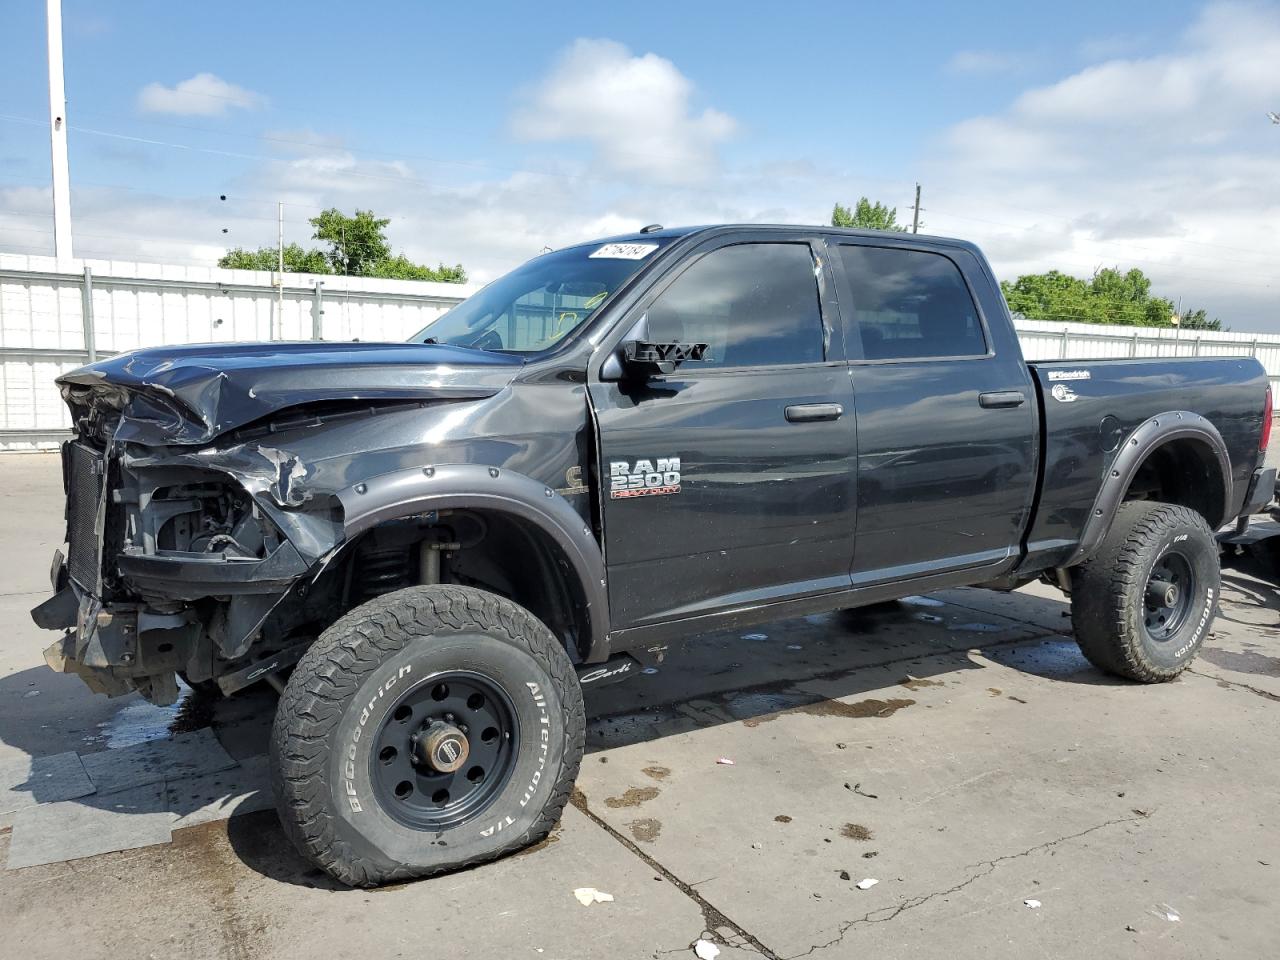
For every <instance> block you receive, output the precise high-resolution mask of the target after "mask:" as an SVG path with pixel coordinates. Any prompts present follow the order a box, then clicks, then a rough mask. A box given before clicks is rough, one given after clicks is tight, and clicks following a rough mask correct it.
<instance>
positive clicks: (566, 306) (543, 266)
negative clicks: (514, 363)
mask: <svg viewBox="0 0 1280 960" xmlns="http://www.w3.org/2000/svg"><path fill="white" fill-rule="evenodd" d="M672 239H673V238H671V237H654V238H653V239H646V240H643V241H636V242H633V243H601V244H587V245H585V246H580V247H570V248H569V249H567V250H557V251H556V252H555V253H548V254H544V255H543V256H541V257H537V258H535V259H533V260H530V261H529V262H528V263H526V264H525V265H524V266H521V267H517V268H516V269H515V270H512V271H511V272H510V273H508V274H506V275H505V276H503V277H500V278H499V279H497V280H495V281H493V283H491V284H489V285H488V286H487V287H485V288H484V289H483V290H480V291H479V292H478V293H476V294H474V295H473V296H471V297H470V298H469V299H467V300H464V301H463V302H462V303H460V304H458V305H457V306H456V307H454V308H453V309H452V310H450V311H449V312H448V313H445V314H442V315H441V316H439V317H437V318H436V319H435V320H434V321H433V322H432V323H431V324H430V325H429V326H427V327H426V328H425V329H422V330H419V331H418V332H417V333H415V334H414V335H413V336H412V337H410V338H409V341H410V342H411V343H448V344H452V345H453V346H458V347H475V348H477V349H480V350H501V351H506V352H511V353H537V352H538V351H541V350H547V349H549V348H550V347H553V346H555V344H557V343H558V342H560V341H561V340H563V339H564V338H565V337H567V336H568V335H569V334H571V333H573V331H575V330H577V329H578V328H579V327H581V326H582V325H583V324H585V323H586V322H587V321H588V320H590V319H591V317H592V316H593V315H594V314H595V312H596V311H597V310H599V309H600V307H601V306H602V305H603V304H604V302H605V300H607V299H608V298H609V295H610V294H612V293H614V292H615V291H616V290H617V289H618V288H619V287H621V286H622V285H623V284H624V283H626V282H627V280H629V279H630V278H631V277H632V276H633V275H634V274H635V273H636V272H637V271H638V270H639V269H640V268H641V267H643V266H644V265H645V264H646V263H647V262H649V260H651V259H652V258H653V256H654V254H656V253H657V252H658V250H659V249H660V248H661V247H663V246H664V245H666V244H668V243H670V242H671V240H672Z"/></svg>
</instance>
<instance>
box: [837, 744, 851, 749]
mask: <svg viewBox="0 0 1280 960" xmlns="http://www.w3.org/2000/svg"><path fill="white" fill-rule="evenodd" d="M848 746H849V745H848V744H847V743H837V744H836V749H837V750H844V749H845V748H847V747H848Z"/></svg>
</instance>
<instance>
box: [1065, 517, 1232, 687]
mask: <svg viewBox="0 0 1280 960" xmlns="http://www.w3.org/2000/svg"><path fill="white" fill-rule="evenodd" d="M1171 549H1176V550H1177V551H1179V552H1180V553H1181V554H1182V555H1183V556H1184V557H1185V559H1186V561H1187V562H1188V564H1189V566H1190V572H1191V574H1192V579H1193V580H1194V583H1195V589H1194V594H1193V597H1192V605H1191V606H1190V608H1189V609H1188V611H1187V613H1186V614H1185V618H1184V619H1182V623H1181V626H1180V627H1179V628H1178V629H1177V631H1176V632H1175V633H1174V634H1173V635H1172V636H1171V637H1170V638H1169V639H1167V640H1164V641H1161V642H1157V641H1156V640H1153V639H1152V637H1151V636H1150V635H1149V634H1148V632H1147V630H1146V628H1145V627H1144V616H1145V612H1146V607H1145V604H1146V596H1147V593H1146V590H1147V582H1148V578H1150V577H1151V575H1152V571H1153V569H1154V568H1155V565H1156V564H1157V562H1159V561H1160V560H1161V558H1162V557H1164V556H1165V555H1166V554H1167V553H1168V552H1169V551H1170V550H1171ZM1219 590H1220V571H1219V567H1218V545H1217V542H1216V541H1215V540H1214V536H1213V531H1212V530H1211V529H1210V528H1209V524H1208V523H1206V522H1205V519H1204V517H1202V516H1201V515H1200V514H1199V513H1197V512H1196V511H1194V510H1191V509H1189V508H1187V507H1181V506H1176V505H1174V504H1168V503H1152V502H1147V501H1131V502H1129V503H1123V504H1121V505H1120V509H1119V511H1117V513H1116V517H1115V520H1114V522H1113V523H1112V525H1111V529H1110V531H1108V533H1107V535H1106V537H1105V538H1104V539H1103V541H1102V544H1101V546H1100V547H1099V548H1098V550H1097V552H1096V553H1094V555H1093V556H1092V557H1090V558H1089V559H1088V560H1087V561H1085V562H1084V563H1082V564H1080V565H1079V566H1078V567H1075V568H1073V570H1072V576H1071V619H1072V622H1073V623H1074V625H1075V634H1076V642H1077V643H1078V644H1079V645H1080V650H1081V652H1083V653H1084V655H1085V657H1087V658H1088V660H1089V662H1090V663H1092V664H1093V665H1094V666H1096V667H1098V668H1099V669H1100V670H1105V671H1106V672H1107V673H1113V674H1116V675H1117V676H1121V677H1127V678H1128V679H1130V680H1138V681H1140V682H1142V683H1161V682H1163V681H1167V680H1172V679H1174V678H1175V677H1177V676H1178V674H1180V673H1181V672H1182V671H1183V670H1185V669H1186V668H1187V667H1188V666H1189V665H1190V663H1191V661H1192V660H1193V659H1195V656H1196V653H1197V652H1199V650H1200V647H1201V645H1202V644H1203V643H1204V640H1205V637H1207V636H1208V634H1209V628H1210V626H1211V625H1212V623H1213V617H1214V614H1215V613H1216V611H1217V605H1218V594H1219Z"/></svg>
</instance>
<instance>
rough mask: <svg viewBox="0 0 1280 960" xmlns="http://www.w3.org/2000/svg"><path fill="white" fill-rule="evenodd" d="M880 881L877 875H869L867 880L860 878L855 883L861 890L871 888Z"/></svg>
mask: <svg viewBox="0 0 1280 960" xmlns="http://www.w3.org/2000/svg"><path fill="white" fill-rule="evenodd" d="M879 882H880V881H879V880H877V879H876V878H875V877H867V879H865V880H859V881H858V882H857V883H855V884H854V886H855V887H857V888H858V889H859V890H870V889H871V888H872V887H874V886H875V885H876V884H877V883H879Z"/></svg>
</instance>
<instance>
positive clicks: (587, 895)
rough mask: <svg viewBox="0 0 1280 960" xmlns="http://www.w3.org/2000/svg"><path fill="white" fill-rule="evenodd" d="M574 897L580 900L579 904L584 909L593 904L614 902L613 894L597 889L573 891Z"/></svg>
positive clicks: (583, 888) (584, 888)
mask: <svg viewBox="0 0 1280 960" xmlns="http://www.w3.org/2000/svg"><path fill="white" fill-rule="evenodd" d="M573 895H574V896H575V897H577V898H578V902H579V903H580V904H582V905H583V906H584V907H589V906H591V904H593V903H608V902H609V901H611V900H613V894H612V893H605V892H604V891H603V890H597V889H596V888H595V887H578V889H577V890H574V891H573Z"/></svg>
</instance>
